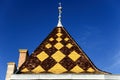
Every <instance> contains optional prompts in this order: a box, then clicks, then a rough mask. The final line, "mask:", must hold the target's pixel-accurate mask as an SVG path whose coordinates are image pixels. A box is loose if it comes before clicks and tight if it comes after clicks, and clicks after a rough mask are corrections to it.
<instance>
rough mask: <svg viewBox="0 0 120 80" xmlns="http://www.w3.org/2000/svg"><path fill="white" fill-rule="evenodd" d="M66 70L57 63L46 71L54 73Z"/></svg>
mask: <svg viewBox="0 0 120 80" xmlns="http://www.w3.org/2000/svg"><path fill="white" fill-rule="evenodd" d="M66 71H67V70H66V69H65V68H64V67H63V66H62V65H61V64H59V63H57V64H56V65H54V66H53V67H52V68H51V69H49V70H48V72H52V73H55V74H60V73H63V72H66Z"/></svg>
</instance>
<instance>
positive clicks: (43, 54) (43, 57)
mask: <svg viewBox="0 0 120 80" xmlns="http://www.w3.org/2000/svg"><path fill="white" fill-rule="evenodd" d="M48 57H49V56H48V55H47V53H46V52H44V51H42V52H41V53H39V54H38V55H37V58H38V59H39V60H40V61H44V60H45V59H46V58H48Z"/></svg>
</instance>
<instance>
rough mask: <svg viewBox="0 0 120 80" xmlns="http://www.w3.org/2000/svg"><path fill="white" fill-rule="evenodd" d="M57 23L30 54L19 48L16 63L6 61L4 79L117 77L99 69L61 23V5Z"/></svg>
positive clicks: (114, 79)
mask: <svg viewBox="0 0 120 80" xmlns="http://www.w3.org/2000/svg"><path fill="white" fill-rule="evenodd" d="M58 9H59V17H58V18H59V19H58V25H57V27H55V28H54V29H53V31H52V32H51V33H50V34H49V35H48V36H47V37H46V39H45V40H44V41H43V42H42V43H41V44H40V45H39V46H38V47H37V48H36V49H35V50H34V52H33V53H32V54H31V55H29V54H28V50H26V49H20V50H19V53H20V55H19V61H18V66H17V67H16V64H15V63H14V62H10V63H8V68H7V73H6V80H42V79H48V80H52V79H79V80H120V76H119V75H112V74H110V73H108V72H105V71H102V70H100V69H98V68H97V67H96V66H95V65H94V64H93V62H92V61H91V60H90V58H89V57H88V56H87V55H86V54H85V52H84V51H83V50H82V49H81V48H80V46H79V45H78V44H77V43H76V42H75V40H74V39H73V38H72V37H71V36H70V34H69V33H68V32H67V30H66V29H65V28H64V27H63V25H62V23H61V13H62V11H61V9H62V7H61V5H60V6H59V7H58Z"/></svg>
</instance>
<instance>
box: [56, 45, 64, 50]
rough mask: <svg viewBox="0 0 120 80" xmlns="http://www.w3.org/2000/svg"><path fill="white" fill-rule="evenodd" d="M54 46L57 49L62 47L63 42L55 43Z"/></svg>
mask: <svg viewBox="0 0 120 80" xmlns="http://www.w3.org/2000/svg"><path fill="white" fill-rule="evenodd" d="M54 47H55V48H56V49H58V50H59V49H61V48H62V47H63V44H61V43H56V44H55V45H54Z"/></svg>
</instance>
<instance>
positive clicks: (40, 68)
mask: <svg viewBox="0 0 120 80" xmlns="http://www.w3.org/2000/svg"><path fill="white" fill-rule="evenodd" d="M44 71H45V70H44V69H43V68H42V67H41V66H40V65H39V66H37V67H36V68H34V69H33V70H32V72H34V73H40V72H44Z"/></svg>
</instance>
